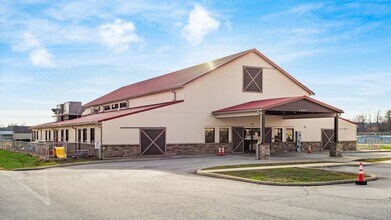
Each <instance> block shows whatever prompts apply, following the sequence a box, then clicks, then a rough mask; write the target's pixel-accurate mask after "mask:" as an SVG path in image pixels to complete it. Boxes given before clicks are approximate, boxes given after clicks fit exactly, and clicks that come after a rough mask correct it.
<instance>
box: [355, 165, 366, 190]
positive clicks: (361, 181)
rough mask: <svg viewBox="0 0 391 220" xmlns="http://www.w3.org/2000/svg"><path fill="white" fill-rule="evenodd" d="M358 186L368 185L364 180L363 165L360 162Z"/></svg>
mask: <svg viewBox="0 0 391 220" xmlns="http://www.w3.org/2000/svg"><path fill="white" fill-rule="evenodd" d="M356 185H367V181H365V180H364V171H363V169H362V163H361V162H360V165H359V169H358V179H357V181H356Z"/></svg>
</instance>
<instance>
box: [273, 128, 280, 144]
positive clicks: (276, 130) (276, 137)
mask: <svg viewBox="0 0 391 220" xmlns="http://www.w3.org/2000/svg"><path fill="white" fill-rule="evenodd" d="M274 142H282V128H274Z"/></svg>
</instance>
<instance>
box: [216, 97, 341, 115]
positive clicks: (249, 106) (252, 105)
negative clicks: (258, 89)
mask: <svg viewBox="0 0 391 220" xmlns="http://www.w3.org/2000/svg"><path fill="white" fill-rule="evenodd" d="M302 99H305V100H308V101H310V102H313V103H316V104H318V105H321V106H324V107H326V108H328V109H331V110H333V111H335V112H338V113H342V112H343V111H342V110H341V109H338V108H335V107H333V106H331V105H328V104H326V103H323V102H321V101H318V100H316V99H313V98H310V97H308V96H298V97H297V96H296V97H284V98H274V99H264V100H257V101H251V102H246V103H243V104H240V105H235V106H231V107H228V108H224V109H220V110H217V111H214V112H212V114H218V113H227V112H239V111H246V110H255V109H262V110H267V109H270V108H273V107H276V106H280V105H283V104H287V103H291V102H294V101H298V100H302Z"/></svg>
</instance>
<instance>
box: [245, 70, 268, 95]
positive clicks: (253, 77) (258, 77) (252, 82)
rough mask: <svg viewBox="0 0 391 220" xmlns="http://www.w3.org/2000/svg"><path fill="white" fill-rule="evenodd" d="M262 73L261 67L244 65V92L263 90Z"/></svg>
mask: <svg viewBox="0 0 391 220" xmlns="http://www.w3.org/2000/svg"><path fill="white" fill-rule="evenodd" d="M262 74H263V69H262V68H260V67H249V66H243V92H262Z"/></svg>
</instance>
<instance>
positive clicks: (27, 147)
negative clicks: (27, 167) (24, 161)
mask: <svg viewBox="0 0 391 220" xmlns="http://www.w3.org/2000/svg"><path fill="white" fill-rule="evenodd" d="M55 147H65V152H66V156H67V157H68V158H70V157H72V156H74V155H79V154H84V155H87V157H94V156H96V151H95V149H94V144H92V143H68V142H52V141H48V142H44V141H39V142H24V141H6V140H3V141H0V149H3V150H8V151H12V152H19V153H25V154H30V155H34V156H37V157H40V158H42V159H50V158H53V157H54V153H53V150H54V148H55Z"/></svg>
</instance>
